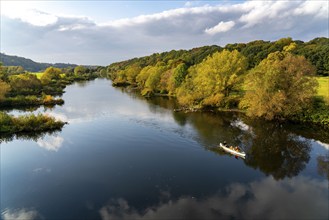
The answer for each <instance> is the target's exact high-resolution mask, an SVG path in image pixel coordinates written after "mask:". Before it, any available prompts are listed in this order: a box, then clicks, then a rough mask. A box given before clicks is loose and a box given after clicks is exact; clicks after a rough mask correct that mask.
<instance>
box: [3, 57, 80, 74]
mask: <svg viewBox="0 0 329 220" xmlns="http://www.w3.org/2000/svg"><path fill="white" fill-rule="evenodd" d="M0 62H2V64H3V65H4V66H21V67H23V68H24V69H25V70H27V71H30V72H39V71H42V70H44V69H46V68H47V67H50V66H53V67H58V68H66V67H76V66H77V65H76V64H69V63H55V64H51V63H38V62H35V61H33V60H31V59H27V58H24V57H18V56H11V55H7V54H4V53H0Z"/></svg>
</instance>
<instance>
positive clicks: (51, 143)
mask: <svg viewBox="0 0 329 220" xmlns="http://www.w3.org/2000/svg"><path fill="white" fill-rule="evenodd" d="M63 142H64V138H62V137H60V136H45V137H43V138H40V139H39V140H38V141H37V144H38V145H39V146H40V147H42V148H44V149H46V150H49V151H55V152H57V151H58V150H59V148H60V147H61V146H62V144H63Z"/></svg>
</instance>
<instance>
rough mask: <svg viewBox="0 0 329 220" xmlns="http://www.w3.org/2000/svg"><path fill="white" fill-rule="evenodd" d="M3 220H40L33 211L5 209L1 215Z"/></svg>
mask: <svg viewBox="0 0 329 220" xmlns="http://www.w3.org/2000/svg"><path fill="white" fill-rule="evenodd" d="M1 217H2V218H3V220H34V219H40V217H41V216H40V215H39V213H38V212H37V211H36V210H35V209H26V208H23V209H14V210H13V209H5V210H4V211H3V212H2V213H1Z"/></svg>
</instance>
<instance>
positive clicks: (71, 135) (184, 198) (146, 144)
mask: <svg viewBox="0 0 329 220" xmlns="http://www.w3.org/2000/svg"><path fill="white" fill-rule="evenodd" d="M63 99H64V100H65V104H64V105H63V106H56V107H55V108H53V109H44V108H43V107H42V108H39V109H37V110H35V112H46V113H48V114H51V115H53V116H55V117H58V118H60V119H62V120H65V121H68V122H69V124H68V125H66V126H65V127H64V128H63V130H62V131H61V132H57V133H55V134H45V135H43V136H41V137H35V138H34V140H33V139H22V138H18V139H14V140H12V141H7V142H2V143H1V146H0V147H1V216H2V218H3V219H17V218H19V217H20V218H23V219H56V220H57V219H103V220H107V219H169V218H175V219H328V217H329V214H328V206H329V200H328V161H329V153H328V149H329V137H328V133H327V132H326V131H325V130H322V129H320V128H312V127H309V126H300V125H289V124H288V125H287V124H286V125H278V124H275V123H266V122H264V121H261V120H256V121H255V120H251V119H249V118H247V117H245V116H243V115H239V114H234V113H220V114H213V113H182V112H174V111H173V108H175V102H174V100H170V99H168V98H154V99H149V100H147V99H144V98H142V97H140V96H139V95H137V94H136V93H134V92H133V91H127V90H123V89H120V88H113V87H112V86H111V82H110V81H106V80H103V79H97V80H95V81H91V82H86V83H76V84H73V85H71V86H69V87H67V89H66V93H65V94H64V95H63ZM11 113H12V114H23V112H21V111H17V110H14V111H11ZM224 140H225V141H227V142H228V143H231V144H233V145H239V146H242V147H243V148H244V149H245V150H246V152H247V158H246V159H245V160H242V159H237V158H235V157H234V156H231V155H228V154H226V153H224V152H222V151H221V150H220V149H218V148H217V147H216V146H217V145H218V143H219V142H221V141H224Z"/></svg>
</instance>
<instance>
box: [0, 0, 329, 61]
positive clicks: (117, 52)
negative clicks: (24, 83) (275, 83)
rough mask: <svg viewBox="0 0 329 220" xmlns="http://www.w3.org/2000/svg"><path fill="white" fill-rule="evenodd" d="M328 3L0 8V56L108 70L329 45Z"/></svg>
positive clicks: (5, 3) (15, 4)
mask: <svg viewBox="0 0 329 220" xmlns="http://www.w3.org/2000/svg"><path fill="white" fill-rule="evenodd" d="M328 8H329V3H328V1H327V0H324V1H322V0H311V1H177V0H176V1H175V0H172V1H164V0H163V1H151V0H149V1H136V0H135V1H105V0H103V1H22V2H20V1H9V0H1V39H0V40H1V41H0V42H1V44H0V50H1V52H4V53H6V54H9V55H18V56H24V57H27V58H31V59H33V60H35V61H38V62H51V63H55V62H64V63H76V64H93V65H108V64H110V63H112V62H116V61H120V60H125V59H129V58H133V57H139V56H145V55H150V54H152V53H155V52H163V51H170V50H172V49H176V50H178V49H191V48H193V47H199V46H204V45H213V44H217V45H221V46H225V45H226V44H227V43H236V42H249V41H252V40H258V39H262V40H277V39H280V38H283V37H288V36H289V37H292V38H293V39H298V40H303V41H308V40H310V39H313V38H315V37H328V25H329V24H328Z"/></svg>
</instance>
